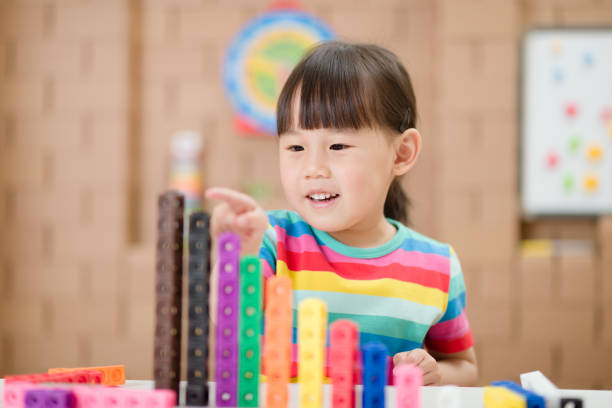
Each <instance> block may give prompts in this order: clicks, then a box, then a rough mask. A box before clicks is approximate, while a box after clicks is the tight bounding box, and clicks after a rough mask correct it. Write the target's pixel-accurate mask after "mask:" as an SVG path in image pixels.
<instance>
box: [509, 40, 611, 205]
mask: <svg viewBox="0 0 612 408" xmlns="http://www.w3.org/2000/svg"><path fill="white" fill-rule="evenodd" d="M521 68H522V81H521V82H522V83H521V98H520V101H521V109H520V111H521V144H520V146H521V152H520V157H521V160H520V161H521V163H520V174H521V177H520V179H521V182H520V185H521V206H522V209H523V212H524V214H526V215H596V214H609V213H612V29H536V30H532V31H530V32H528V33H527V34H526V36H525V38H524V42H523V55H522V67H521Z"/></svg>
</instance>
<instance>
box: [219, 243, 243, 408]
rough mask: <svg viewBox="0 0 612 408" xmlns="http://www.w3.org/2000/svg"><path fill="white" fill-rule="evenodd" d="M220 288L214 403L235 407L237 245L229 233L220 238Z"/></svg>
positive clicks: (238, 258)
mask: <svg viewBox="0 0 612 408" xmlns="http://www.w3.org/2000/svg"><path fill="white" fill-rule="evenodd" d="M218 248H219V262H218V264H219V284H218V287H217V289H218V291H217V294H218V295H217V333H216V340H217V343H216V345H215V355H216V359H215V381H216V382H217V384H216V390H215V397H216V398H215V402H216V405H217V406H220V407H235V406H237V401H238V399H237V377H238V369H237V365H238V315H239V307H240V305H239V297H238V292H239V267H240V264H239V260H240V241H239V239H238V237H237V236H236V235H234V234H231V233H223V234H221V235H219V241H218Z"/></svg>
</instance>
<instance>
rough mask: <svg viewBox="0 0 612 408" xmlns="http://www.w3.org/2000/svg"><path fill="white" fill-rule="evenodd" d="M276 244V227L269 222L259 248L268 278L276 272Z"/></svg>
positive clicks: (260, 257) (265, 274)
mask: <svg viewBox="0 0 612 408" xmlns="http://www.w3.org/2000/svg"><path fill="white" fill-rule="evenodd" d="M276 244H277V238H276V229H274V227H273V226H272V225H271V224H270V223H268V228H266V231H265V232H264V236H263V240H262V241H261V247H260V248H259V259H261V260H262V261H264V262H262V267H263V273H264V276H265V277H268V278H269V277H271V276H274V275H275V274H276Z"/></svg>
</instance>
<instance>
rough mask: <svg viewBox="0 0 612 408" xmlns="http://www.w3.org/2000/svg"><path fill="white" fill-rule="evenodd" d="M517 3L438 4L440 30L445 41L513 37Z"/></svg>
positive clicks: (446, 1)
mask: <svg viewBox="0 0 612 408" xmlns="http://www.w3.org/2000/svg"><path fill="white" fill-rule="evenodd" d="M519 4H520V3H519V2H517V1H514V0H513V1H504V0H496V1H487V0H470V1H463V2H461V3H457V2H455V1H453V0H444V1H442V2H441V3H439V5H438V8H439V13H440V17H439V18H440V26H441V28H440V30H441V33H442V35H443V36H444V37H445V38H456V39H473V38H487V39H498V38H504V39H507V38H514V36H515V35H516V32H517V29H518V23H519V17H520V15H519Z"/></svg>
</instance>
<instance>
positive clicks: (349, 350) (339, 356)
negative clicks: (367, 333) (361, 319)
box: [329, 319, 359, 408]
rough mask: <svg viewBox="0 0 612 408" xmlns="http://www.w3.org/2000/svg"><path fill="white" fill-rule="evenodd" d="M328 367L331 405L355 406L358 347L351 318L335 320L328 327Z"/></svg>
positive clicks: (339, 407)
mask: <svg viewBox="0 0 612 408" xmlns="http://www.w3.org/2000/svg"><path fill="white" fill-rule="evenodd" d="M329 332H330V341H329V343H330V350H329V365H330V367H329V369H330V374H331V380H332V384H333V390H332V406H333V407H334V408H352V407H353V406H355V390H354V386H355V384H354V381H353V372H354V369H355V363H356V360H357V351H358V349H359V331H358V328H357V324H355V323H354V322H353V321H351V320H344V319H342V320H336V321H335V322H333V323H332V324H331V325H330V327H329Z"/></svg>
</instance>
